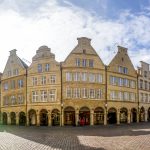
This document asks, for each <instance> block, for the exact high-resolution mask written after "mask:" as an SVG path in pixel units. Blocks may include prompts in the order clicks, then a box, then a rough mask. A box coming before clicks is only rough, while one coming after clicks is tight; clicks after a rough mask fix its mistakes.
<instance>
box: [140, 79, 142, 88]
mask: <svg viewBox="0 0 150 150" xmlns="http://www.w3.org/2000/svg"><path fill="white" fill-rule="evenodd" d="M140 89H143V80H140Z"/></svg>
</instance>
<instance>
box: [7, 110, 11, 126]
mask: <svg viewBox="0 0 150 150" xmlns="http://www.w3.org/2000/svg"><path fill="white" fill-rule="evenodd" d="M7 119H8V120H7V121H8V122H7V124H8V125H10V124H11V118H10V113H7Z"/></svg>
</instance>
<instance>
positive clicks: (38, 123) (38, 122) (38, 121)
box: [36, 111, 40, 126]
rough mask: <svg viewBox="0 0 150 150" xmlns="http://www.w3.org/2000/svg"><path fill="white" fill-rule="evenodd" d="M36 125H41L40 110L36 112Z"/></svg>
mask: <svg viewBox="0 0 150 150" xmlns="http://www.w3.org/2000/svg"><path fill="white" fill-rule="evenodd" d="M36 126H40V114H39V112H38V111H37V113H36Z"/></svg>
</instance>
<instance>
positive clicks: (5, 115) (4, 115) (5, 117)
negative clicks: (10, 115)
mask: <svg viewBox="0 0 150 150" xmlns="http://www.w3.org/2000/svg"><path fill="white" fill-rule="evenodd" d="M3 124H4V125H7V113H6V112H3Z"/></svg>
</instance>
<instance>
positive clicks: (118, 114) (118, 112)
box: [117, 109, 120, 124]
mask: <svg viewBox="0 0 150 150" xmlns="http://www.w3.org/2000/svg"><path fill="white" fill-rule="evenodd" d="M117 124H120V110H119V109H118V110H117Z"/></svg>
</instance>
